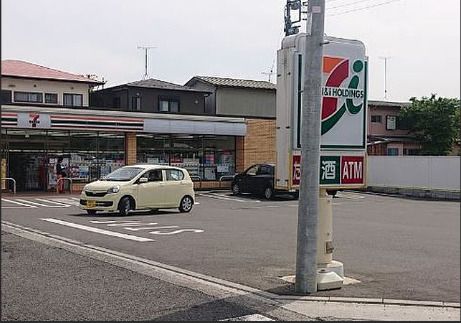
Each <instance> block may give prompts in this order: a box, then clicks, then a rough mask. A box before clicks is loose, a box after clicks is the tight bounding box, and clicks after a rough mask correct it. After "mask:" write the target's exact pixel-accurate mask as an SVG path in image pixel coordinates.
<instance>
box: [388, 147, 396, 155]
mask: <svg viewBox="0 0 461 323" xmlns="http://www.w3.org/2000/svg"><path fill="white" fill-rule="evenodd" d="M387 155H388V156H398V155H399V149H398V148H387Z"/></svg>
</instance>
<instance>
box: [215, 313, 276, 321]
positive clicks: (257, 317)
mask: <svg viewBox="0 0 461 323" xmlns="http://www.w3.org/2000/svg"><path fill="white" fill-rule="evenodd" d="M220 321H273V319H270V318H268V317H266V316H264V315H261V314H251V315H245V316H239V317H233V318H230V319H224V320H220Z"/></svg>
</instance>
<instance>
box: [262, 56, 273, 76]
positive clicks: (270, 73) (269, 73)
mask: <svg viewBox="0 0 461 323" xmlns="http://www.w3.org/2000/svg"><path fill="white" fill-rule="evenodd" d="M274 65H275V59H274V60H273V61H272V67H271V70H270V72H261V74H264V75H267V76H269V82H270V81H271V77H272V75H274V74H275V72H274Z"/></svg>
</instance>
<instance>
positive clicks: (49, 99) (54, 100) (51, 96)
mask: <svg viewBox="0 0 461 323" xmlns="http://www.w3.org/2000/svg"><path fill="white" fill-rule="evenodd" d="M45 103H51V104H58V95H57V94H56V93H45Z"/></svg>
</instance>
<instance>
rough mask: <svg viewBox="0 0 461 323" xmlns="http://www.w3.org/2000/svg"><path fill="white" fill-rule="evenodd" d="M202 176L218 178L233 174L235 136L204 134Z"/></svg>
mask: <svg viewBox="0 0 461 323" xmlns="http://www.w3.org/2000/svg"><path fill="white" fill-rule="evenodd" d="M203 147H204V154H205V158H204V174H203V175H204V178H205V179H216V180H219V179H220V178H221V177H222V176H229V175H234V174H235V137H231V136H205V137H204V138H203Z"/></svg>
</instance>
